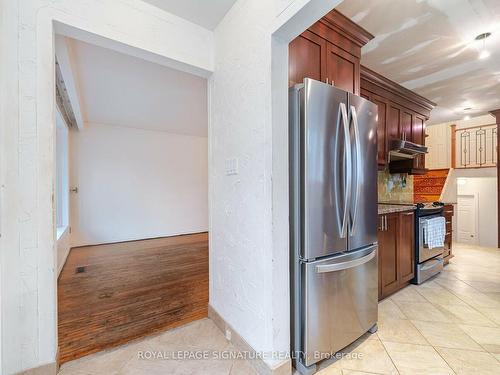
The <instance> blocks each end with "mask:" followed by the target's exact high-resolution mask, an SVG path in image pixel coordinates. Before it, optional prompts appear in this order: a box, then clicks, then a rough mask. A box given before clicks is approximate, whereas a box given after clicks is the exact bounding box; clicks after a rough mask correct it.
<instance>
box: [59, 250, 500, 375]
mask: <svg viewBox="0 0 500 375" xmlns="http://www.w3.org/2000/svg"><path fill="white" fill-rule="evenodd" d="M454 252H455V258H453V259H452V261H451V263H450V264H449V265H448V266H447V267H446V268H445V271H444V272H442V273H441V274H440V275H439V276H438V277H436V278H434V279H433V280H431V281H428V282H427V283H425V284H423V285H419V286H415V285H410V286H408V287H406V288H405V289H403V290H401V291H399V292H398V293H396V294H394V295H393V296H391V297H389V298H387V299H385V300H384V301H382V302H380V304H379V330H378V332H377V333H376V334H373V335H370V334H366V335H365V336H363V337H362V338H361V339H359V340H357V341H356V342H355V343H353V344H352V345H350V346H349V347H347V348H346V349H344V350H343V353H348V354H353V353H356V356H352V355H351V356H350V357H349V356H346V357H344V358H342V359H341V360H338V361H336V362H332V361H326V362H323V363H322V364H321V366H320V371H319V372H318V374H319V375H362V374H365V375H366V374H402V375H405V374H418V375H425V374H430V375H439V374H474V375H483V374H500V250H498V249H488V248H479V247H471V246H462V245H458V244H456V245H455V249H454ZM179 350H180V351H182V350H187V351H195V350H209V351H227V352H235V351H236V349H235V348H234V347H233V346H232V344H231V343H229V342H227V341H226V339H225V337H224V336H223V334H222V333H221V332H220V331H219V330H218V329H217V327H216V326H215V325H214V324H213V322H212V321H210V320H209V319H203V320H200V321H197V322H194V323H191V324H188V325H186V326H183V327H181V328H178V329H174V330H171V331H168V332H165V333H163V334H161V335H157V336H153V337H149V338H146V339H144V340H142V341H139V342H134V343H131V344H129V345H126V346H122V347H120V348H117V349H115V350H112V351H107V352H102V353H98V354H94V355H90V356H88V357H85V358H82V359H79V360H76V361H72V362H69V363H66V364H64V365H63V366H62V367H61V370H60V372H59V374H60V375H104V374H106V375H121V374H138V375H142V374H148V375H155V374H181V375H182V374H186V375H187V374H226V375H227V374H249V375H253V374H256V372H255V370H254V369H253V367H252V366H251V364H250V363H249V362H247V361H244V360H239V359H234V360H224V359H213V358H212V359H202V360H194V359H191V360H186V359H184V360H165V359H156V360H154V359H150V360H146V359H140V358H138V353H140V352H141V351H142V352H144V353H145V352H146V351H155V352H158V351H161V352H171V351H179Z"/></svg>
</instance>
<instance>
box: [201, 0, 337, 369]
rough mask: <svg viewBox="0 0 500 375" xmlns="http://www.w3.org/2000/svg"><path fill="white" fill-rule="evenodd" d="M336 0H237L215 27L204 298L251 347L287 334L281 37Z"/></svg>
mask: <svg viewBox="0 0 500 375" xmlns="http://www.w3.org/2000/svg"><path fill="white" fill-rule="evenodd" d="M339 2H340V1H325V0H317V1H316V0H314V1H307V0H301V1H298V0H296V1H291V0H275V1H269V0H258V1H257V0H256V1H245V0H240V1H238V2H236V4H235V5H234V6H233V7H232V8H231V10H230V11H229V12H228V13H227V15H226V16H225V18H224V19H223V21H222V22H221V23H220V24H219V26H218V27H217V28H216V29H215V34H214V37H215V72H214V74H213V76H212V78H211V80H210V135H209V139H210V150H211V156H210V167H209V169H210V172H211V173H210V196H211V201H210V210H209V211H210V221H211V226H210V247H211V252H210V275H211V279H210V304H211V306H212V307H213V308H214V309H215V310H216V311H217V312H218V313H219V314H220V315H221V316H222V317H223V318H224V319H225V320H226V321H227V322H228V323H229V324H231V325H232V326H233V327H235V329H236V330H238V332H239V333H240V334H241V335H242V336H243V338H244V339H245V340H247V341H248V343H249V344H250V345H252V347H253V348H254V349H256V350H261V351H271V350H275V351H287V350H289V343H290V340H289V334H290V319H289V318H290V300H289V289H290V288H289V278H288V276H289V262H288V259H289V257H288V254H289V248H288V156H287V155H288V154H287V153H288V149H287V139H288V130H287V129H288V120H287V115H288V102H287V100H288V99H287V97H288V57H287V56H288V48H287V44H288V42H289V41H290V40H292V39H293V38H294V37H295V36H297V35H298V34H300V33H301V32H302V31H303V30H305V29H306V28H307V27H308V26H309V25H311V24H312V23H314V22H315V21H316V20H318V19H319V18H321V17H322V16H323V15H324V14H326V13H327V12H328V11H329V10H331V9H332V8H333V7H334V6H335V5H336V4H337V3H339ZM233 157H235V158H238V159H239V165H240V170H239V174H238V175H230V176H226V175H225V171H224V163H225V160H226V159H228V158H233ZM253 275H255V276H257V275H258V276H257V277H254V276H253ZM267 361H268V363H269V365H270V366H278V365H279V364H280V360H278V359H273V358H267Z"/></svg>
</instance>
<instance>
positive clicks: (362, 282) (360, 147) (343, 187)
mask: <svg viewBox="0 0 500 375" xmlns="http://www.w3.org/2000/svg"><path fill="white" fill-rule="evenodd" d="M289 106H290V234H291V236H290V243H291V251H290V259H291V283H292V285H291V286H292V293H291V294H292V301H291V302H292V311H291V317H292V340H291V341H292V352H293V353H294V354H295V353H298V356H297V357H296V358H294V360H295V361H294V365H295V367H296V368H297V370H299V371H300V372H301V373H302V374H310V373H314V372H315V371H316V363H317V362H319V361H320V360H322V359H325V358H326V357H328V356H329V355H332V354H334V353H336V352H338V351H339V350H341V349H342V348H344V347H346V346H347V345H349V344H351V343H352V342H353V341H355V340H356V339H357V338H359V337H360V336H361V335H363V334H364V333H365V332H366V331H368V330H371V331H373V332H374V331H375V330H376V323H377V313H378V311H377V306H378V304H377V303H378V301H377V299H378V298H377V285H378V271H377V270H378V267H377V119H376V118H377V111H378V110H377V106H376V105H375V104H373V103H371V102H369V101H367V100H365V99H363V98H361V97H359V96H356V95H353V94H350V93H348V92H345V91H343V90H340V89H338V88H336V87H333V86H331V85H328V84H325V83H322V82H319V81H315V80H312V79H308V78H306V79H305V80H304V84H300V85H296V86H295V87H293V88H292V89H290V102H289Z"/></svg>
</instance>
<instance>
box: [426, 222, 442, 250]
mask: <svg viewBox="0 0 500 375" xmlns="http://www.w3.org/2000/svg"><path fill="white" fill-rule="evenodd" d="M426 224H427V228H426V229H427V230H426V232H427V236H426V237H427V238H426V240H427V246H428V248H429V249H433V248H436V247H443V246H444V236H445V235H446V219H445V218H444V217H442V216H440V217H434V218H432V219H429V220H427V222H426Z"/></svg>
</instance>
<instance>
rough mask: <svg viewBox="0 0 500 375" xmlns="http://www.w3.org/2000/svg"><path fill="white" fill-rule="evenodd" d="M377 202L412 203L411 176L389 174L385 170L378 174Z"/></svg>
mask: <svg viewBox="0 0 500 375" xmlns="http://www.w3.org/2000/svg"><path fill="white" fill-rule="evenodd" d="M378 201H379V202H397V203H409V202H413V176H411V175H408V174H406V173H394V174H390V173H389V171H388V170H387V169H385V170H383V171H379V172H378Z"/></svg>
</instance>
